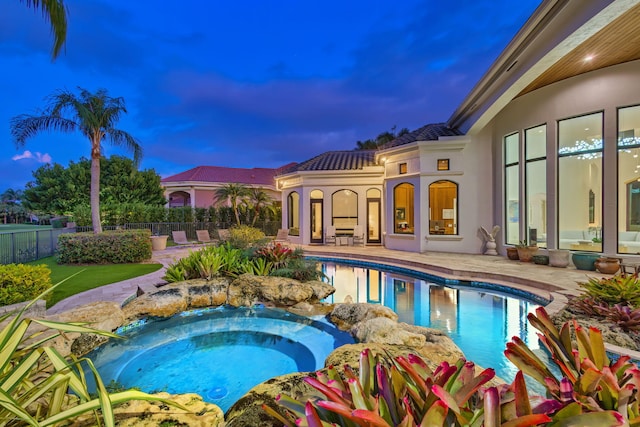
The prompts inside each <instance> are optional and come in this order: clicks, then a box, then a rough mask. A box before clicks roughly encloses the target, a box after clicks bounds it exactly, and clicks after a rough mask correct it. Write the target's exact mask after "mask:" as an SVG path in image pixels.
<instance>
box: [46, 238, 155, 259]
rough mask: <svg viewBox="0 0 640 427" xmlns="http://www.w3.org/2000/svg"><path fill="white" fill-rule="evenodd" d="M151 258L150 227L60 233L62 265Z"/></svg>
mask: <svg viewBox="0 0 640 427" xmlns="http://www.w3.org/2000/svg"><path fill="white" fill-rule="evenodd" d="M150 258H151V232H150V231H149V230H116V231H105V232H103V233H100V234H93V233H70V234H61V235H60V236H58V262H59V263H60V264H125V263H136V262H141V261H144V260H147V259H150Z"/></svg>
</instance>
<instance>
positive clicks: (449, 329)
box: [320, 261, 548, 386]
mask: <svg viewBox="0 0 640 427" xmlns="http://www.w3.org/2000/svg"><path fill="white" fill-rule="evenodd" d="M359 264H360V265H359ZM370 265H374V264H370V263H345V262H343V261H341V262H328V261H322V262H320V267H321V269H322V271H323V272H324V273H325V274H326V275H327V281H328V282H329V283H331V284H332V285H333V286H334V287H335V288H336V291H335V293H334V294H333V295H331V296H330V297H329V298H328V299H327V301H329V302H345V301H352V302H359V303H372V304H381V305H384V306H387V307H389V308H390V309H392V310H393V311H395V312H396V313H397V314H398V321H400V322H406V323H409V324H412V325H419V326H425V327H429V328H435V329H440V330H442V331H444V332H446V333H447V334H448V335H449V336H450V337H451V339H452V340H453V341H454V342H455V343H456V344H457V345H458V347H460V349H461V350H462V352H463V353H464V354H465V357H466V358H467V360H470V361H473V362H474V363H475V364H476V365H479V366H482V367H484V368H489V367H491V368H494V369H495V371H496V375H497V376H499V377H501V378H502V379H504V380H506V381H508V382H511V381H512V380H513V378H514V377H515V374H516V373H517V371H518V370H517V368H516V367H515V366H514V365H513V364H512V363H511V362H510V361H509V360H508V359H507V358H506V357H505V356H504V350H505V348H506V344H507V342H509V341H511V337H513V336H518V337H520V338H521V339H522V340H523V341H524V342H525V343H526V344H527V345H528V346H529V348H530V349H531V350H533V351H534V353H536V354H537V355H538V356H539V357H541V359H543V360H547V359H548V357H547V355H546V353H545V351H544V350H543V349H542V348H541V347H540V345H539V343H538V337H537V335H536V332H537V330H536V329H535V328H533V327H532V326H531V325H530V324H529V323H528V321H527V314H529V313H531V312H533V311H535V309H536V308H538V307H539V306H540V304H539V302H544V301H533V298H535V296H533V295H531V299H527V298H526V297H525V296H524V295H519V296H517V297H516V296H514V295H509V294H508V293H505V292H504V289H506V288H502V287H500V286H498V285H492V284H488V283H473V284H470V283H467V282H459V281H456V280H446V281H445V280H444V279H441V278H438V277H435V276H428V275H426V274H421V273H415V272H413V273H411V274H409V271H405V269H395V270H397V271H392V270H391V269H387V270H385V267H384V266H381V265H374V266H375V268H374V267H370ZM472 285H473V286H472ZM528 384H529V385H530V386H533V384H532V383H530V382H528Z"/></svg>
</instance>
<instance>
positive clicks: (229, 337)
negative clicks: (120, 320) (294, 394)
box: [88, 307, 353, 411]
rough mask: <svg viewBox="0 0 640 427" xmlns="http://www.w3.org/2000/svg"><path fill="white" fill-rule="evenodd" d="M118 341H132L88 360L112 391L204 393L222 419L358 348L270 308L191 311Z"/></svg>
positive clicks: (113, 344)
mask: <svg viewBox="0 0 640 427" xmlns="http://www.w3.org/2000/svg"><path fill="white" fill-rule="evenodd" d="M119 333H121V334H122V335H124V336H125V337H126V338H127V339H125V340H111V341H109V342H108V343H107V344H106V345H104V346H102V347H100V348H98V349H97V350H95V351H94V352H93V353H91V354H89V357H90V358H91V359H92V360H93V361H94V363H95V365H96V367H97V368H98V372H99V373H100V375H101V377H102V379H103V381H105V383H108V382H110V381H111V380H114V381H116V382H117V383H118V384H120V385H122V386H124V387H139V388H140V389H141V390H143V391H146V392H156V391H167V392H169V393H197V394H199V395H200V396H202V397H203V399H204V400H205V401H207V402H211V403H215V404H216V405H218V406H220V408H222V410H223V411H226V410H227V409H228V408H229V407H230V406H231V405H232V404H233V403H234V402H235V401H237V400H238V399H239V398H240V397H242V395H244V394H245V393H246V392H248V391H249V390H250V389H251V388H252V387H254V386H255V385H257V384H260V383H261V382H263V381H266V380H268V379H269V378H272V377H275V376H279V375H284V374H288V373H291V372H308V371H314V370H316V369H320V368H322V367H323V366H324V360H325V359H326V357H327V356H328V355H329V353H330V352H331V351H332V350H333V349H335V348H337V347H339V346H341V345H343V344H347V343H352V342H353V339H352V338H351V336H350V335H349V334H348V333H346V332H341V331H339V330H337V329H336V328H335V327H333V325H330V324H329V323H328V322H326V321H325V320H323V319H311V318H307V317H301V316H296V315H294V314H291V313H287V312H285V311H283V310H277V309H269V308H264V307H255V308H251V309H249V308H236V309H234V308H228V307H227V308H217V309H206V310H198V311H191V312H187V313H183V315H182V316H174V317H172V318H169V319H165V320H154V321H150V322H144V321H142V322H138V323H136V324H134V325H132V326H129V327H127V328H126V330H121V331H119ZM88 377H89V376H88Z"/></svg>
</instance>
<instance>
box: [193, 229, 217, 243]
mask: <svg viewBox="0 0 640 427" xmlns="http://www.w3.org/2000/svg"><path fill="white" fill-rule="evenodd" d="M196 235H197V236H198V242H200V243H215V241H214V240H212V239H211V235H210V234H209V230H196Z"/></svg>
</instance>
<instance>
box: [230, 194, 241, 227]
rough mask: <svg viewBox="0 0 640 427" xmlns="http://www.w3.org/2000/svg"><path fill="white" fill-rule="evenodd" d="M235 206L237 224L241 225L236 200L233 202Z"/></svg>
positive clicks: (232, 204) (234, 212)
mask: <svg viewBox="0 0 640 427" xmlns="http://www.w3.org/2000/svg"><path fill="white" fill-rule="evenodd" d="M231 206H232V207H233V214H234V215H235V216H236V224H237V225H238V226H240V213H239V212H238V204H237V203H236V202H235V200H234V201H232V202H231Z"/></svg>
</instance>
